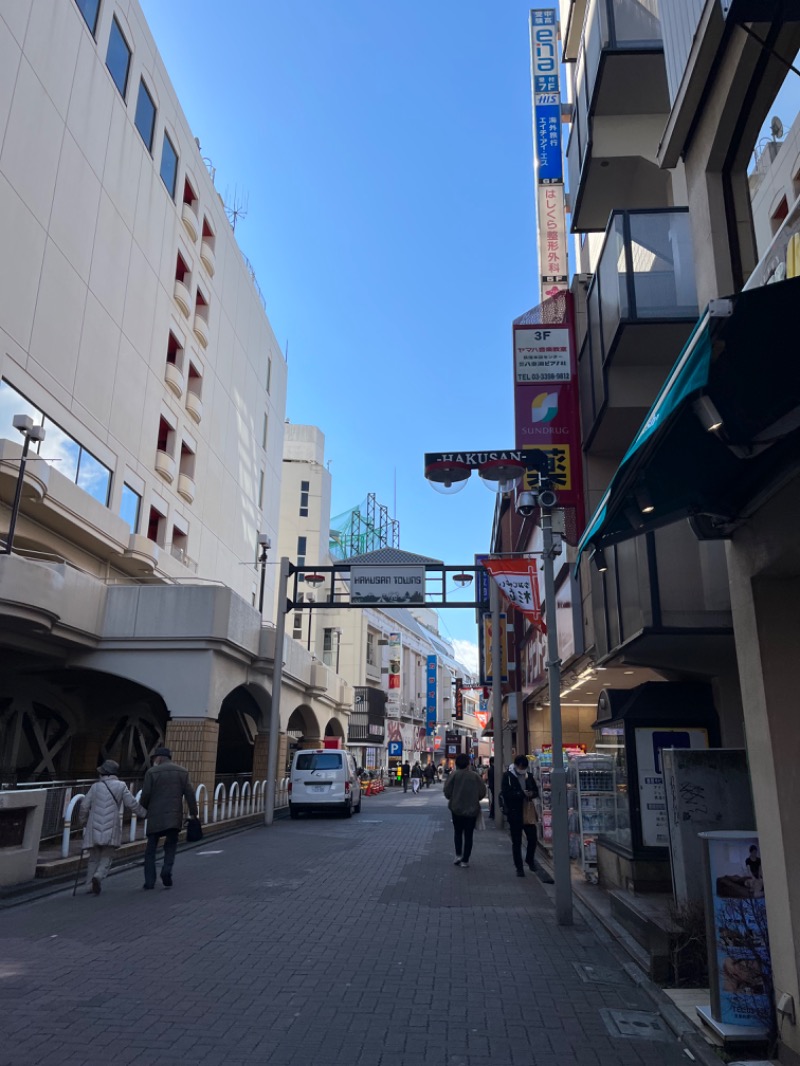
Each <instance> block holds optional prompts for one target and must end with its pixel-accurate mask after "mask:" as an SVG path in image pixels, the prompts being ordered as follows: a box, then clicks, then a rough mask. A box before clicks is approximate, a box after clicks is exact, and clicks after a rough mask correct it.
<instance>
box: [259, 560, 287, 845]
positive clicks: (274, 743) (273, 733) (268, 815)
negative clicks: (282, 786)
mask: <svg viewBox="0 0 800 1066" xmlns="http://www.w3.org/2000/svg"><path fill="white" fill-rule="evenodd" d="M289 565H290V564H289V560H288V559H287V558H286V556H285V555H284V556H283V558H282V559H281V567H280V575H279V577H278V613H277V616H276V618H275V653H274V656H275V657H274V660H273V664H272V705H271V707H270V715H269V754H268V756H267V795H266V802H265V804H264V825H272V823H273V821H274V819H275V788H276V786H277V782H278V748H279V746H280V739H281V685H282V684H283V641H284V637H285V636H286V601H287V599H288V595H289Z"/></svg>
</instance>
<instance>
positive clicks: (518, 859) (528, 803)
mask: <svg viewBox="0 0 800 1066" xmlns="http://www.w3.org/2000/svg"><path fill="white" fill-rule="evenodd" d="M500 795H501V799H502V804H503V813H504V814H505V816H506V819H507V820H508V828H509V831H510V833H511V857H512V859H513V860H514V868H515V869H516V871H517V877H524V876H525V870H524V869H523V867H522V834H523V833H524V834H525V839H526V848H525V864H526V866H527V867H528V869H530V870H535V869H536V865H535V863H534V856H535V854H536V825H537V822H538V820H539V819H538V817H537V815H536V805H535V803H534V800H537V799H538V798H539V789H538V787H537V785H536V782H535V781H534V779H533V774H532V773H531V772H530V770H529V769H528V759H527V757H526V756H525V755H518V756H517V757H516V759H514V762H513V763H512V764H511V766H509V768H508V769H507V770H506V772H505V773H504V774H503V783H502V786H501V793H500Z"/></svg>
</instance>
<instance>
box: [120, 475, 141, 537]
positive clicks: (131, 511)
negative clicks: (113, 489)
mask: <svg viewBox="0 0 800 1066" xmlns="http://www.w3.org/2000/svg"><path fill="white" fill-rule="evenodd" d="M141 510H142V497H141V496H140V495H139V493H138V492H134V491H133V489H132V488H131V487H130V485H123V486H122V503H121V504H120V509H119V513H120V515H121V516H122V517H123V518H124V519H125V521H126V522H127V523H128V525H129V526H130V527H131V533H138V532H139V517H140V514H141Z"/></svg>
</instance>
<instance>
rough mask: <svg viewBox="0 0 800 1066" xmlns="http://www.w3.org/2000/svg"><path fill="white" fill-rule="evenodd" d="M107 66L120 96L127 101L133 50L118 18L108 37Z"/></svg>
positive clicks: (114, 20)
mask: <svg viewBox="0 0 800 1066" xmlns="http://www.w3.org/2000/svg"><path fill="white" fill-rule="evenodd" d="M106 66H107V67H108V72H109V74H110V75H111V77H112V79H113V81H114V84H115V85H116V87H117V88H118V89H119V92H120V96H121V97H122V99H123V100H124V99H125V93H126V92H127V91H128V71H129V70H130V66H131V50H130V48H129V47H128V42H127V41H126V40H125V38H124V36H123V34H122V30H121V29H120V28H119V23H118V22H117V20H116V18H114V19H112V21H111V33H110V34H109V37H108V51H107V52H106Z"/></svg>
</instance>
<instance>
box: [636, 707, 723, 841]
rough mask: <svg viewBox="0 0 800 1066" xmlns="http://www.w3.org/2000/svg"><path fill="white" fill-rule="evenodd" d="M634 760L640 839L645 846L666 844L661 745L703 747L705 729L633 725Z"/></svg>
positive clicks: (705, 739)
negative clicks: (640, 825) (634, 736)
mask: <svg viewBox="0 0 800 1066" xmlns="http://www.w3.org/2000/svg"><path fill="white" fill-rule="evenodd" d="M635 733H636V763H637V767H638V772H639V811H640V815H641V820H642V843H643V844H644V846H645V847H648V848H667V847H669V826H668V824H667V796H666V790H665V787H664V774H663V770H662V766H661V749H662V748H707V747H708V733H707V731H706V730H705V729H698V728H697V727H690V728H686V729H681V728H675V729H666V728H664V727H655V728H641V727H639V728H637V729H636V730H635Z"/></svg>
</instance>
